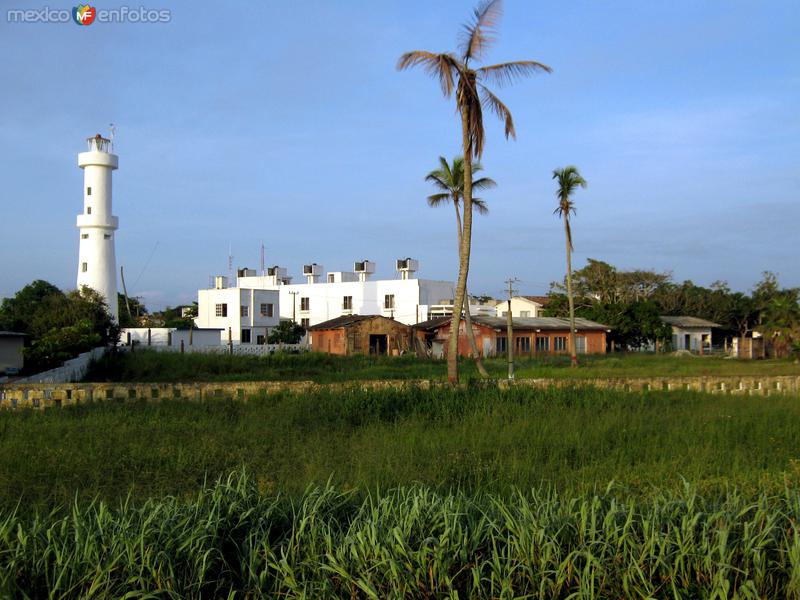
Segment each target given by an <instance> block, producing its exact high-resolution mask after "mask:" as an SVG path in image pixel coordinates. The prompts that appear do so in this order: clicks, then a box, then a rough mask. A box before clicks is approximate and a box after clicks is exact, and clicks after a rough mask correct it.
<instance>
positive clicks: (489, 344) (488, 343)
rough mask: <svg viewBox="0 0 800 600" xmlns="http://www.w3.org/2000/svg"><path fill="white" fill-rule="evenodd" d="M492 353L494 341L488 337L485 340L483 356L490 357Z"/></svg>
mask: <svg viewBox="0 0 800 600" xmlns="http://www.w3.org/2000/svg"><path fill="white" fill-rule="evenodd" d="M491 351H492V340H490V339H489V338H488V337H485V338H483V355H484V356H489V353H490V352H491Z"/></svg>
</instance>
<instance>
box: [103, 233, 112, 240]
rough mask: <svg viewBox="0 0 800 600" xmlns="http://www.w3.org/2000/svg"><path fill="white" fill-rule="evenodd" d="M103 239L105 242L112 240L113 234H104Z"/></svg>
mask: <svg viewBox="0 0 800 600" xmlns="http://www.w3.org/2000/svg"><path fill="white" fill-rule="evenodd" d="M103 239H104V240H110V239H111V234H110V233H104V234H103Z"/></svg>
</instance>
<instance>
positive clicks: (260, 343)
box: [256, 335, 267, 346]
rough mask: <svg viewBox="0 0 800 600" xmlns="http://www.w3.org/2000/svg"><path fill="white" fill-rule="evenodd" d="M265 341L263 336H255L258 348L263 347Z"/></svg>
mask: <svg viewBox="0 0 800 600" xmlns="http://www.w3.org/2000/svg"><path fill="white" fill-rule="evenodd" d="M266 341H267V338H266V337H265V336H263V335H257V336H256V344H258V345H259V346H263V345H264V344H265V343H266Z"/></svg>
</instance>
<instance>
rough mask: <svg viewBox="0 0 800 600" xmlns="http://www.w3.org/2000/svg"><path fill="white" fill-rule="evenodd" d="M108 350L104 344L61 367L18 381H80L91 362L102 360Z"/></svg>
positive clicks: (66, 362)
mask: <svg viewBox="0 0 800 600" xmlns="http://www.w3.org/2000/svg"><path fill="white" fill-rule="evenodd" d="M107 350H108V349H107V348H106V347H104V346H103V347H100V348H95V349H93V350H89V351H88V352H84V353H83V354H79V355H78V356H77V357H75V358H72V359H70V360H67V361H64V364H62V365H61V366H60V367H56V368H55V369H50V370H49V371H43V372H41V373H36V374H35V375H30V376H28V377H25V378H23V379H17V380H16V381H17V382H20V383H69V382H71V381H80V380H81V379H83V378H84V377H85V376H86V372H87V371H88V370H89V363H91V362H92V361H93V360H100V358H102V357H103V355H104V354H105V353H106V352H107Z"/></svg>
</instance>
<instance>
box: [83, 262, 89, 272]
mask: <svg viewBox="0 0 800 600" xmlns="http://www.w3.org/2000/svg"><path fill="white" fill-rule="evenodd" d="M88 270H89V263H81V271H83V272H84V273H86V271H88Z"/></svg>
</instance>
